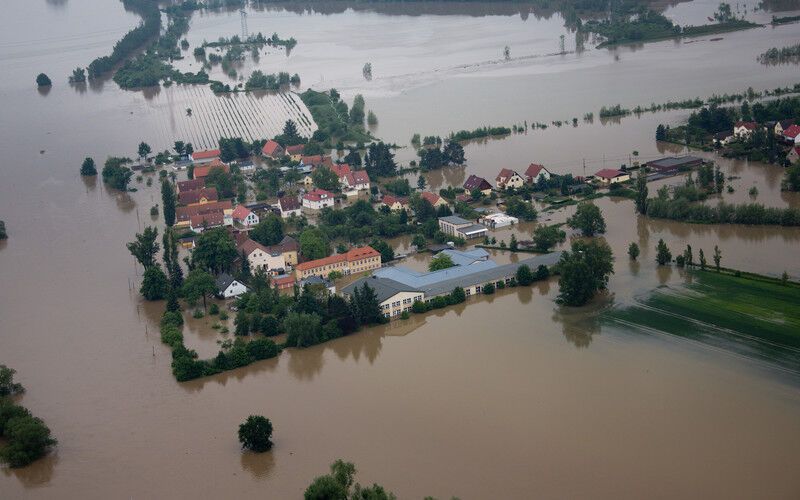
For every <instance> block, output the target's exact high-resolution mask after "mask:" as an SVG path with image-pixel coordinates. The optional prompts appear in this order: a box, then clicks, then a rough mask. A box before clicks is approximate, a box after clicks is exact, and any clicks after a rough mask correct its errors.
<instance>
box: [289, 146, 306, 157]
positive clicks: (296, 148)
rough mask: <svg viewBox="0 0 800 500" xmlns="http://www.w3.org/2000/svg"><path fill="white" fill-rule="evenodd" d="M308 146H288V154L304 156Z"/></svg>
mask: <svg viewBox="0 0 800 500" xmlns="http://www.w3.org/2000/svg"><path fill="white" fill-rule="evenodd" d="M305 149H306V145H305V144H295V145H294V146H286V154H288V155H296V154H302V153H303V151H305Z"/></svg>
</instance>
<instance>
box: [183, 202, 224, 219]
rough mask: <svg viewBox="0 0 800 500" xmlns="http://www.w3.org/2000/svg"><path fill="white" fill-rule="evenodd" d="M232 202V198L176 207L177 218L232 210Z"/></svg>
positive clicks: (188, 217)
mask: <svg viewBox="0 0 800 500" xmlns="http://www.w3.org/2000/svg"><path fill="white" fill-rule="evenodd" d="M231 208H232V204H231V201H230V200H225V201H212V202H210V203H205V204H203V205H194V206H192V207H178V208H176V209H175V218H176V220H178V221H187V220H190V219H191V218H192V217H193V216H195V215H200V214H207V213H212V212H219V213H222V212H223V211H224V210H230V209H231Z"/></svg>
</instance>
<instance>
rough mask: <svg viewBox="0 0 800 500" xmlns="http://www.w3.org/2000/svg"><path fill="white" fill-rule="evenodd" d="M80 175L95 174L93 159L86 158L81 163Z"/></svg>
mask: <svg viewBox="0 0 800 500" xmlns="http://www.w3.org/2000/svg"><path fill="white" fill-rule="evenodd" d="M81 175H83V176H85V177H89V176H94V175H97V168H96V167H95V166H94V160H93V159H91V158H88V157H87V158H86V159H84V160H83V163H82V164H81Z"/></svg>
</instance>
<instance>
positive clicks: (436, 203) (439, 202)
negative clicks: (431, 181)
mask: <svg viewBox="0 0 800 500" xmlns="http://www.w3.org/2000/svg"><path fill="white" fill-rule="evenodd" d="M419 196H420V198H422V199H423V200H428V203H430V204H431V205H433V208H439V207H441V206H447V205H448V203H447V200H445V199H444V198H442V197H441V196H439V195H438V194H436V193H431V192H430V191H423V192H421V193H420V194H419Z"/></svg>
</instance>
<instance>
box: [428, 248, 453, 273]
mask: <svg viewBox="0 0 800 500" xmlns="http://www.w3.org/2000/svg"><path fill="white" fill-rule="evenodd" d="M453 266H455V263H454V262H453V259H452V258H450V256H449V255H447V254H446V253H444V252H440V253H439V254H438V255H437V256H436V257H434V258H433V259H431V261H430V263H429V264H428V271H431V272H432V271H439V270H441V269H447V268H449V267H453Z"/></svg>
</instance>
